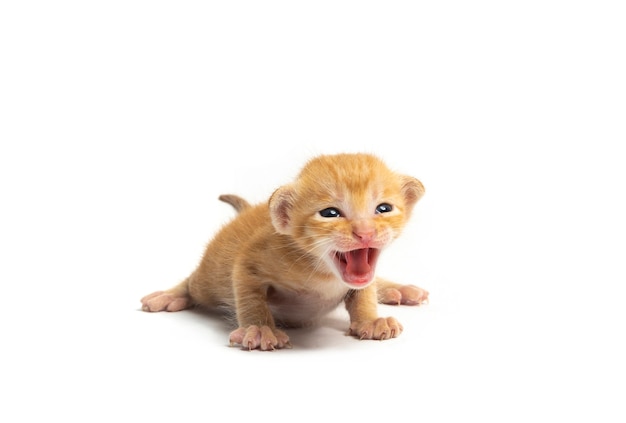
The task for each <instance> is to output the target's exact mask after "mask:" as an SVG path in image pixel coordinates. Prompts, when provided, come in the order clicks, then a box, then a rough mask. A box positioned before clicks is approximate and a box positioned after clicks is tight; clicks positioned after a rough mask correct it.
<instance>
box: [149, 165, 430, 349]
mask: <svg viewBox="0 0 626 423" xmlns="http://www.w3.org/2000/svg"><path fill="white" fill-rule="evenodd" d="M423 194H424V187H423V185H422V184H421V183H420V181H418V180H417V179H415V178H413V177H411V176H406V175H401V174H397V173H395V172H393V171H391V170H390V169H389V168H388V167H387V166H386V165H385V164H384V163H383V162H382V161H381V160H380V159H379V158H377V157H375V156H373V155H369V154H337V155H323V156H319V157H316V158H314V159H312V160H310V161H309V162H308V163H307V164H306V165H305V166H304V168H303V169H302V171H301V172H300V174H299V175H298V177H297V178H296V179H295V180H294V181H293V182H292V183H291V184H288V185H285V186H282V187H280V188H278V189H277V190H276V191H275V192H274V193H273V194H272V196H271V197H270V199H269V201H268V202H267V203H262V204H257V205H250V204H248V202H247V201H245V200H244V199H242V198H240V197H238V196H235V195H223V196H220V200H222V201H224V202H226V203H229V204H231V205H232V206H233V207H234V208H235V209H236V210H237V211H238V212H239V214H238V215H237V217H236V218H235V219H233V220H232V221H231V222H230V223H229V224H227V225H226V226H224V227H223V228H222V229H221V230H220V231H219V232H218V233H217V234H216V235H215V237H214V238H213V239H212V241H211V242H210V243H209V244H208V245H207V248H206V251H205V253H204V256H203V258H202V260H201V261H200V264H199V265H198V267H197V268H196V270H195V271H194V272H193V273H192V274H191V275H190V276H189V277H188V278H187V279H185V280H184V281H183V282H181V283H180V284H178V285H177V286H175V287H173V288H171V289H169V290H167V291H157V292H155V293H153V294H150V295H148V296H146V297H144V298H142V299H141V302H142V308H143V310H145V311H152V312H154V311H179V310H182V309H185V308H188V307H190V306H193V305H198V306H202V307H226V309H228V310H232V311H234V312H235V314H236V317H237V324H238V328H237V329H235V330H234V331H233V332H231V334H230V342H231V344H239V345H241V346H242V347H243V348H246V349H261V350H273V349H276V348H284V347H290V343H289V337H288V336H287V334H286V333H285V332H284V331H283V330H282V329H284V328H286V327H297V326H302V325H307V324H311V323H313V322H315V321H316V320H317V319H318V318H320V317H322V316H323V315H325V314H327V313H328V312H330V311H332V310H334V309H335V308H336V307H337V306H338V305H339V304H341V302H344V303H345V306H346V308H347V310H348V313H349V315H350V326H349V333H350V334H352V335H354V336H356V337H358V338H360V339H388V338H393V337H396V336H398V335H399V334H400V333H401V331H402V326H401V325H400V323H398V322H397V321H396V320H395V319H394V318H392V317H388V318H380V317H379V316H378V313H377V303H378V302H381V303H386V304H408V305H417V304H421V303H422V302H424V301H426V300H427V298H428V292H427V291H425V290H423V289H421V288H418V287H416V286H414V285H400V284H397V283H394V282H391V281H387V280H384V279H381V278H377V277H376V276H375V268H376V261H377V259H378V257H379V255H380V253H381V251H382V250H384V248H385V247H387V246H388V245H389V244H390V243H391V242H392V241H393V240H394V239H396V238H397V237H398V236H399V235H400V233H401V232H402V230H403V228H404V226H405V224H406V222H407V221H408V219H409V217H410V216H411V212H412V210H413V206H414V205H415V203H416V202H417V201H418V200H419V199H420V198H421V196H422V195H423Z"/></svg>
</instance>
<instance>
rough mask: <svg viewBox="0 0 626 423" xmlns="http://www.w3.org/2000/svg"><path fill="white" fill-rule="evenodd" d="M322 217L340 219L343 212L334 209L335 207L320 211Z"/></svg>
mask: <svg viewBox="0 0 626 423" xmlns="http://www.w3.org/2000/svg"><path fill="white" fill-rule="evenodd" d="M320 216H322V217H340V216H341V212H340V211H339V210H338V209H336V208H334V207H329V208H327V209H324V210H320Z"/></svg>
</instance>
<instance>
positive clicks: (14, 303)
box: [0, 0, 626, 422]
mask: <svg viewBox="0 0 626 423" xmlns="http://www.w3.org/2000/svg"><path fill="white" fill-rule="evenodd" d="M620 3H621V2H618V1H613V2H611V1H602V0H600V1H598V0H594V1H552V0H543V1H524V2H510V1H509V2H504V1H482V0H481V1H474V2H467V1H445V0H444V1H437V2H421V1H414V2H403V1H398V2H396V1H393V2H371V1H347V2H346V1H316V2H306V3H305V2H298V1H284V2H276V1H256V2H246V1H232V2H210V1H195V2H190V1H176V2H173V1H172V2H169V1H150V2H148V1H134V0H125V1H108V2H85V1H83V2H80V1H75V2H70V1H57V2H31V1H21V2H17V1H15V2H13V1H6V2H3V3H2V5H0V60H1V66H0V76H1V78H0V142H1V144H0V145H1V146H0V195H1V200H0V201H1V202H2V203H1V206H2V207H1V209H0V283H1V284H2V285H1V286H2V291H1V296H0V300H1V309H2V312H1V315H0V317H1V319H2V321H1V328H2V329H1V331H2V332H1V337H2V341H3V342H2V343H3V345H4V346H3V347H2V349H1V354H2V355H1V360H0V363H1V364H0V366H1V367H0V371H1V376H0V387H1V388H2V406H1V407H0V409H1V410H2V411H0V415H2V417H1V420H3V421H11V422H21V421H24V422H26V421H28V422H32V421H43V420H52V419H57V418H62V419H63V420H64V421H81V422H87V421H89V422H92V421H107V422H110V421H132V420H135V421H137V420H140V419H141V420H146V421H173V420H175V421H183V419H193V420H194V421H215V420H216V419H219V420H225V419H234V421H243V420H250V421H282V420H289V421H338V420H340V419H351V420H352V421H356V420H358V419H362V418H368V419H371V421H375V420H382V421H387V420H389V419H394V420H402V421H421V422H435V421H437V422H439V421H441V422H452V421H494V422H502V421H506V422H511V421H565V420H567V419H573V418H576V421H594V422H618V421H619V422H623V421H624V419H626V411H625V406H624V398H625V394H626V386H625V382H624V378H625V376H626V369H625V365H624V357H625V356H626V348H625V347H624V346H623V344H624V340H625V339H624V338H625V329H624V322H626V315H625V312H624V309H625V308H624V305H623V301H624V283H625V282H626V272H625V271H624V259H625V258H626V255H625V252H626V248H625V241H624V240H625V236H626V231H625V224H624V216H625V215H626V208H625V207H624V192H623V191H624V182H626V172H625V171H624V159H625V158H626V155H625V154H624V150H623V148H624V141H626V129H625V117H626V104H625V98H626V84H625V80H626V78H625V75H626V60H625V52H626V42H625V40H626V30H625V25H624V22H625V21H626V14H625V13H624V11H623V10H622V8H620V7H619V6H620ZM358 151H366V152H372V153H375V154H378V155H380V156H381V157H382V158H383V159H384V160H386V161H387V163H388V164H389V165H390V167H392V168H394V169H397V170H398V171H402V172H405V173H408V174H411V175H413V176H415V177H417V178H419V179H420V180H421V181H422V182H423V183H424V185H425V186H426V189H427V193H426V195H425V197H424V198H423V199H422V200H421V201H420V203H418V205H417V208H416V213H415V217H414V219H413V220H412V222H411V223H410V225H409V226H408V227H407V228H406V231H405V233H404V234H403V236H402V237H401V238H400V239H399V240H398V241H397V243H396V244H394V245H393V246H392V247H391V248H390V249H389V250H388V251H387V252H386V253H385V255H384V256H382V257H381V261H380V265H379V273H380V274H381V275H383V276H387V277H389V278H392V279H395V280H397V281H401V282H406V283H415V284H418V285H419V286H422V287H424V288H426V289H428V290H429V291H430V293H431V301H430V304H429V305H425V306H422V307H413V308H395V307H384V306H383V307H381V314H384V315H394V316H396V317H397V318H398V319H399V320H401V322H402V323H403V324H404V327H405V331H404V333H403V334H402V335H401V337H399V338H397V339H394V340H391V341H385V342H366V341H362V342H360V341H357V340H355V339H353V338H350V337H346V336H344V335H343V332H344V331H345V329H346V327H347V324H348V323H347V317H346V316H345V314H344V311H343V310H341V309H339V310H338V311H337V313H336V314H333V315H331V316H329V318H328V319H327V320H326V321H325V322H324V324H323V325H322V326H321V327H319V328H317V329H312V330H301V331H292V332H291V333H290V334H291V337H292V342H293V344H294V348H293V349H292V350H284V351H278V352H273V353H262V352H243V351H240V350H239V349H237V348H229V347H228V346H227V338H228V332H229V330H230V328H229V327H228V326H227V325H226V324H225V323H223V322H222V321H221V320H220V319H219V318H216V316H210V315H204V314H202V313H198V312H194V311H184V312H181V313H157V314H150V313H143V312H141V311H139V299H140V298H141V297H142V296H143V295H145V294H148V293H150V292H152V291H154V290H157V289H164V288H169V287H170V286H172V285H174V284H176V283H178V282H179V281H180V280H181V279H182V278H184V277H186V276H187V275H188V274H189V273H190V272H191V271H192V270H193V268H194V267H195V265H196V263H197V262H198V260H199V258H200V256H201V254H202V251H203V248H204V246H205V244H206V242H207V241H208V240H209V239H210V237H211V235H212V234H213V233H214V232H215V231H216V230H218V229H219V227H220V226H221V225H222V224H223V223H225V222H226V221H228V219H230V218H231V217H232V216H233V215H234V213H233V212H232V210H230V209H229V207H228V206H227V205H224V204H222V203H220V202H219V201H217V196H218V195H219V194H222V193H236V194H240V195H242V196H244V197H246V198H247V199H249V200H250V201H254V202H256V201H265V200H266V199H267V197H268V196H269V194H270V193H271V192H272V191H273V190H274V189H275V188H276V187H278V186H279V185H281V184H283V183H286V182H288V181H289V180H291V178H292V177H293V176H295V174H296V172H297V171H298V169H299V168H300V166H301V165H302V164H303V163H304V162H305V161H306V160H307V159H308V158H310V157H311V156H313V155H316V154H320V153H334V152H358ZM368 421H370V420H368Z"/></svg>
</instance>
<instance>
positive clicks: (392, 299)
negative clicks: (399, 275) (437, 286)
mask: <svg viewBox="0 0 626 423" xmlns="http://www.w3.org/2000/svg"><path fill="white" fill-rule="evenodd" d="M376 288H377V291H378V302H379V303H381V304H390V305H400V304H403V305H420V304H423V303H425V302H428V291H426V290H425V289H422V288H420V287H417V286H415V285H401V284H399V283H395V282H391V281H388V280H386V279H382V278H376Z"/></svg>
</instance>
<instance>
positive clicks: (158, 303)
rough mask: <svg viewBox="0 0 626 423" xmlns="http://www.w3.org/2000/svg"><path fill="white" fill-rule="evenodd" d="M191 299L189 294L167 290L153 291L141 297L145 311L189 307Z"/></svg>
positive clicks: (178, 309)
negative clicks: (179, 293)
mask: <svg viewBox="0 0 626 423" xmlns="http://www.w3.org/2000/svg"><path fill="white" fill-rule="evenodd" d="M190 303H191V301H190V299H189V297H188V296H185V295H183V296H180V295H174V294H171V293H168V292H165V291H157V292H153V293H152V294H150V295H146V296H145V297H143V298H142V299H141V309H142V310H143V311H151V312H155V311H180V310H184V309H186V308H188V307H189V305H190Z"/></svg>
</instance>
